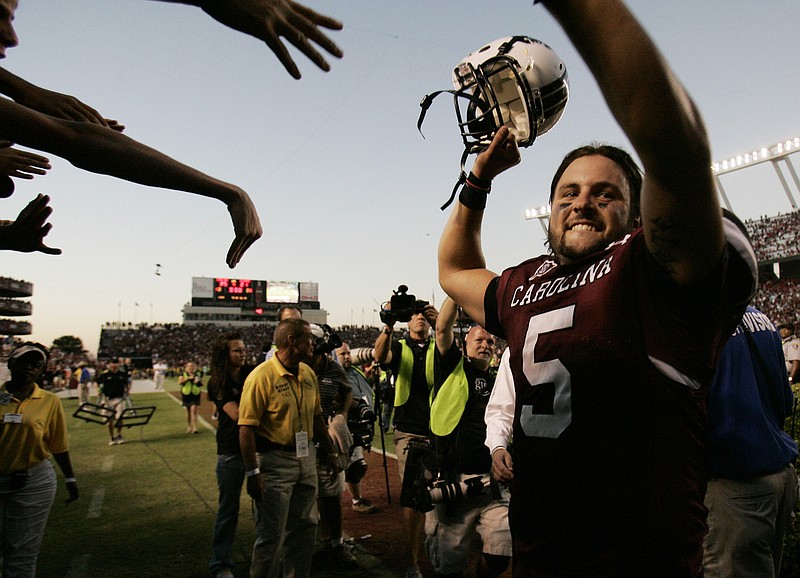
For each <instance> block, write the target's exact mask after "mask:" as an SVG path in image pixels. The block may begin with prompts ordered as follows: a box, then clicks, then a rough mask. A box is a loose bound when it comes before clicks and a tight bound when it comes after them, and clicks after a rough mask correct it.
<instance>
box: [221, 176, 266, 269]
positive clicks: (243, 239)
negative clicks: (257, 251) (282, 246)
mask: <svg viewBox="0 0 800 578" xmlns="http://www.w3.org/2000/svg"><path fill="white" fill-rule="evenodd" d="M227 204H228V212H229V213H230V215H231V220H232V221H233V230H234V232H235V233H236V238H235V239H234V240H233V243H231V247H230V249H228V256H227V258H226V261H227V263H228V267H230V268H231V269H233V268H234V267H236V265H237V264H238V263H239V260H240V259H241V258H242V255H244V252H245V251H247V249H248V248H249V247H250V245H252V244H253V243H255V242H256V241H257V240H258V239H259V238H260V237H261V234H262V233H263V231H262V229H261V221H260V220H259V218H258V212H257V211H256V207H255V205H254V204H253V201H252V200H251V199H250V197H249V196H248V195H247V193H245V192H244V191H243V190H241V189H239V188H236V190H235V196H234V199H233V200H232V201H230V202H228V203H227Z"/></svg>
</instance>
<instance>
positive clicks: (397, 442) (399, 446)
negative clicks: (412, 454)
mask: <svg viewBox="0 0 800 578" xmlns="http://www.w3.org/2000/svg"><path fill="white" fill-rule="evenodd" d="M427 439H428V438H426V437H425V436H421V435H417V434H410V433H405V432H402V431H400V430H399V429H396V430H394V453H395V454H397V472H398V473H399V474H400V481H401V482H402V481H403V475H404V474H405V471H406V460H407V459H408V451H406V449H407V447H408V442H409V441H411V440H420V441H423V440H427Z"/></svg>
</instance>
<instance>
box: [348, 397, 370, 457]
mask: <svg viewBox="0 0 800 578" xmlns="http://www.w3.org/2000/svg"><path fill="white" fill-rule="evenodd" d="M353 401H354V404H353V405H351V406H350V409H349V411H348V412H347V429H349V430H350V435H351V436H353V446H354V447H355V446H362V447H363V448H364V449H365V450H367V451H369V450H370V449H371V448H372V438H373V437H375V420H376V419H377V416H376V415H375V412H374V411H373V410H372V408H371V407H370V406H369V404H368V403H367V402H366V401H364V400H363V399H360V398H359V399H357V400H353Z"/></svg>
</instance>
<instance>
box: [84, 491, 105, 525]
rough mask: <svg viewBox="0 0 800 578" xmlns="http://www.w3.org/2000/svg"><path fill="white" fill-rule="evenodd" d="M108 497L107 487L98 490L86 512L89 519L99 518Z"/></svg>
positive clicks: (94, 493) (93, 494)
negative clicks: (104, 501)
mask: <svg viewBox="0 0 800 578" xmlns="http://www.w3.org/2000/svg"><path fill="white" fill-rule="evenodd" d="M105 497H106V489H105V487H100V488H97V489H96V490H95V491H94V492H93V493H92V499H91V501H90V502H89V508H88V509H87V510H86V517H87V518H99V517H100V514H101V510H102V509H103V500H105Z"/></svg>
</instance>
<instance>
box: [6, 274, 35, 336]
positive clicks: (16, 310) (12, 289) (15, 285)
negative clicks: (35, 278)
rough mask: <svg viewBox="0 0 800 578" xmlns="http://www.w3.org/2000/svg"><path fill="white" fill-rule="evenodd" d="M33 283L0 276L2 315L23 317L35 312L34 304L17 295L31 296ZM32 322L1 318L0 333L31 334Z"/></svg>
mask: <svg viewBox="0 0 800 578" xmlns="http://www.w3.org/2000/svg"><path fill="white" fill-rule="evenodd" d="M32 295H33V283H28V282H27V281H20V280H18V279H11V278H10V277H0V315H10V316H12V317H22V316H26V315H30V314H31V313H32V312H33V306H32V305H31V304H30V303H29V302H27V301H19V300H17V299H16V298H17V297H31V296H32ZM30 334H31V324H30V323H28V322H27V321H16V320H12V319H0V335H30Z"/></svg>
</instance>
